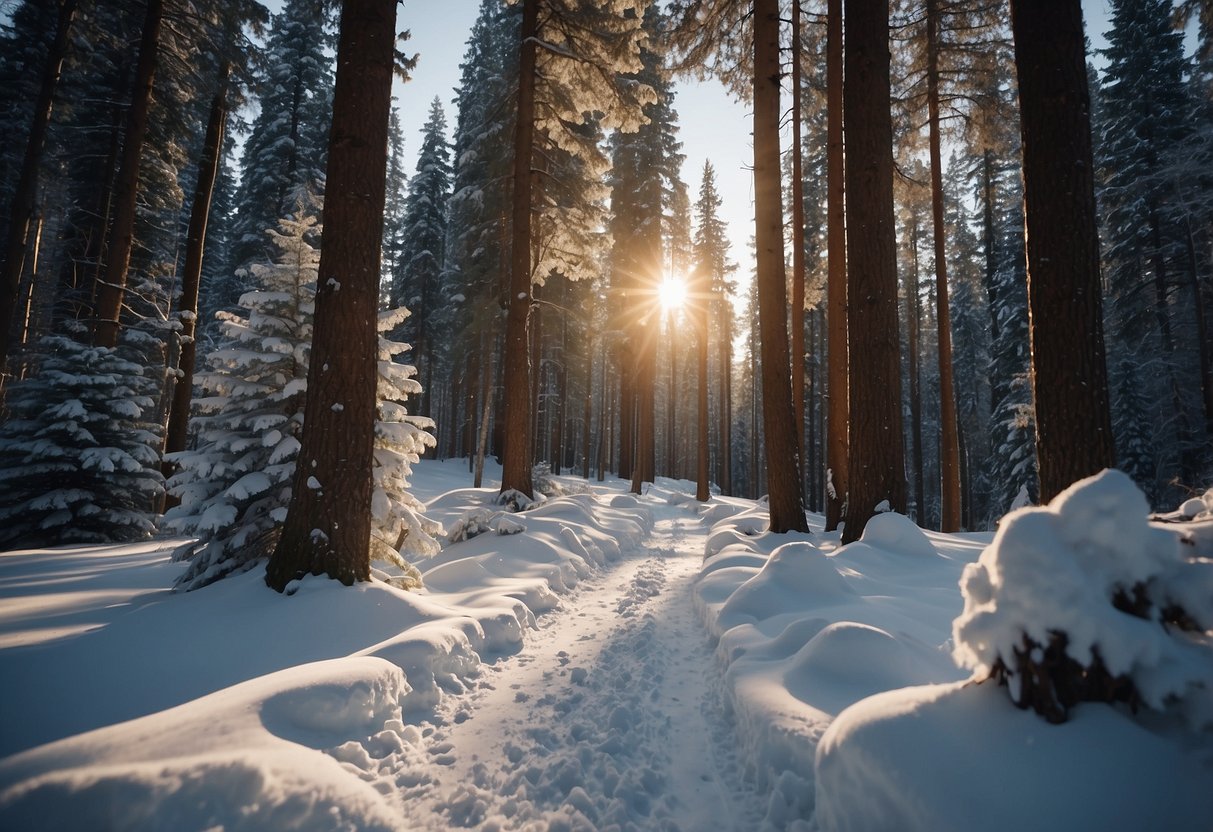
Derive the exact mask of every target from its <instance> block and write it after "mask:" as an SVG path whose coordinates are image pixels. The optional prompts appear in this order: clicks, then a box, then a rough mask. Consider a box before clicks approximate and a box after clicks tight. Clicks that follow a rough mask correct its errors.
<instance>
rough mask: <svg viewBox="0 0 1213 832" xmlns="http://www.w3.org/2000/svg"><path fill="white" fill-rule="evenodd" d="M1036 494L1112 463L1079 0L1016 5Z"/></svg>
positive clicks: (1043, 497) (1014, 0)
mask: <svg viewBox="0 0 1213 832" xmlns="http://www.w3.org/2000/svg"><path fill="white" fill-rule="evenodd" d="M1011 23H1012V30H1013V32H1014V36H1015V67H1016V75H1017V78H1018V81H1019V109H1020V132H1021V135H1022V138H1023V180H1024V209H1025V227H1026V231H1027V255H1028V320H1029V332H1030V341H1031V354H1032V376H1031V377H1032V395H1033V397H1034V399H1035V402H1036V458H1037V468H1038V471H1039V476H1040V501H1041V503H1047V502H1048V501H1050V500H1052V499H1053V498H1054V497H1056V496H1057V494H1058V493H1060V492H1061V491H1062V490H1063V489H1065V488H1067V487H1069V486H1070V485H1071V484H1072V483H1073V482H1074V481H1075V480H1078V479H1081V478H1083V477H1086V476H1089V475H1091V474H1095V473H1097V472H1098V471H1100V470H1101V469H1103V468H1106V467H1111V466H1113V465H1115V464H1116V451H1115V445H1114V443H1113V439H1112V423H1111V417H1110V415H1109V410H1108V382H1107V368H1106V365H1105V357H1104V337H1103V318H1102V314H1101V309H1100V305H1101V297H1100V279H1099V236H1098V232H1097V226H1096V214H1095V190H1094V181H1093V172H1092V171H1093V167H1092V159H1091V120H1090V101H1089V99H1088V90H1087V74H1086V64H1085V54H1084V47H1083V28H1082V6H1081V4H1080V2H1079V0H1053V2H1049V3H1040V2H1032V1H1031V0H1011Z"/></svg>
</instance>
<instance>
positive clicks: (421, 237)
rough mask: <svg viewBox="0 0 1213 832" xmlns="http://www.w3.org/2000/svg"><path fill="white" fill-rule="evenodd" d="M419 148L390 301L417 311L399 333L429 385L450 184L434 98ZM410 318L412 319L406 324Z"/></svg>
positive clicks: (440, 324)
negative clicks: (411, 350) (408, 345)
mask: <svg viewBox="0 0 1213 832" xmlns="http://www.w3.org/2000/svg"><path fill="white" fill-rule="evenodd" d="M421 135H422V139H421V152H420V154H419V155H418V157H417V172H416V173H415V174H414V175H413V178H412V179H411V180H410V181H409V184H408V196H407V197H406V198H405V202H404V217H403V220H402V223H401V227H402V230H401V236H402V240H403V245H402V249H401V252H400V269H399V279H398V281H395V282H393V284H392V290H391V301H390V304H389V305H390V306H392V307H401V306H404V307H407V308H409V309H414V310H417V312H418V313H419V314H417V315H415V316H413V319H412V320H411V321H410V322H409V323H406V325H405V328H404V335H403V337H405V338H406V339H408V341H409V342H410V343H411V344H412V346H413V354H414V355H415V356H417V364H418V370H419V372H420V378H421V385H422V388H423V389H425V390H427V391H428V390H429V389H431V385H432V383H433V376H434V363H435V355H436V348H437V343H436V342H437V340H438V337H439V333H440V332H441V331H442V329H443V328H444V323H445V322H444V321H442V319H441V318H440V314H441V312H442V310H444V309H445V307H446V304H445V303H444V302H443V298H442V297H441V295H442V289H443V286H442V277H443V271H444V268H445V262H446V241H447V233H448V231H447V200H448V198H449V196H450V189H451V163H450V147H449V146H448V144H447V140H446V115H445V114H444V113H443V111H442V103H441V102H440V101H439V100H438V99H437V98H435V99H434V101H433V102H432V103H431V104H430V115H429V118H428V119H427V120H426V123H425V126H424V127H422V128H421ZM410 324H411V325H410ZM419 412H420V413H421V414H422V415H423V416H429V415H430V402H429V396H428V395H427V394H425V393H423V394H422V399H421V407H420V411H419Z"/></svg>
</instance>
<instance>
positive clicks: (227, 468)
mask: <svg viewBox="0 0 1213 832" xmlns="http://www.w3.org/2000/svg"><path fill="white" fill-rule="evenodd" d="M300 213H301V217H300V218H298V219H295V218H288V219H284V220H282V221H281V223H280V224H279V228H278V230H277V231H272V232H270V236H271V237H272V238H273V240H274V243H275V245H276V246H277V247H278V250H279V257H278V261H277V262H276V263H273V264H264V265H254V266H253V267H252V269H251V272H252V275H251V276H252V278H253V282H254V283H255V284H256V286H257V287H258V288H256V289H254V290H253V291H250V292H246V293H245V294H244V295H243V296H242V297H241V298H240V305H241V306H242V307H244V308H245V309H247V310H248V315H247V317H241V316H240V315H236V314H231V313H223V312H220V313H219V315H220V318H221V323H222V327H223V331H224V336H225V339H226V340H225V342H224V343H223V344H222V345H221V346H220V347H219V348H218V349H216V350H215V351H214V352H212V353H211V354H210V355H208V356H207V358H206V364H207V367H208V369H207V370H206V371H205V372H202V373H200V374H199V375H198V377H197V381H198V385H199V386H200V387H201V388H202V390H203V391H204V392H205V393H206V395H204V396H199V397H197V398H195V400H194V406H195V409H196V415H195V417H194V422H193V426H194V429H195V430H196V431H197V434H198V441H197V444H196V447H195V448H194V449H192V450H188V451H183V452H181V453H179V454H173V455H172V461H174V462H176V463H177V464H178V466H180V470H179V471H178V473H176V474H175V475H174V476H172V477H171V478H170V479H169V483H168V486H169V490H170V491H171V492H172V493H173V494H174V495H175V496H177V497H178V498H180V500H181V505H180V506H178V507H176V508H174V509H172V510H170V511H169V512H168V513H166V514H165V517H164V525H165V527H166V528H169V529H171V530H173V531H176V532H178V533H182V534H188V535H195V536H197V537H198V543H197V544H196V545H195V546H193V547H191V548H189V549H187V550H186V551H185V552H184V555H183V556H184V557H187V558H189V559H190V561H191V562H190V566H189V568H188V569H187V570H186V572H185V573H183V574H182V576H181V577H180V579H179V580H178V583H177V586H178V588H184V589H196V588H198V587H202V586H205V585H207V584H209V583H212V582H214V581H216V580H218V579H219V578H222V577H223V576H225V575H228V574H232V573H234V572H241V571H244V570H246V569H249V568H251V567H252V566H253V565H254V564H256V563H257V562H258V561H259V560H260V559H262V558H264V557H267V556H268V555H269V554H270V553H271V552H272V551H273V547H274V545H275V543H276V542H277V538H278V533H279V531H280V529H281V526H282V522H283V520H284V519H285V518H286V511H287V507H288V505H289V503H290V496H291V483H292V479H293V477H294V472H295V460H296V458H297V456H298V453H299V447H300V444H299V438H300V434H301V432H302V428H303V410H304V400H305V396H306V394H307V372H308V359H309V357H310V353H311V336H312V320H313V315H314V311H315V291H316V275H317V270H318V267H319V263H320V252H319V251H318V250H317V249H316V248H315V246H314V245H313V243H312V241H313V240H314V239H316V238H317V236H318V231H319V226H318V225H317V223H316V219H315V217H314V216H308V215H306V214H304V212H302V211H301V212H300ZM407 315H408V312H407V310H392V311H391V312H385V313H383V314H382V315H381V316H380V321H379V329H380V331H381V332H382V331H385V330H388V329H390V328H392V327H394V326H396V325H398V324H399V322H400V321H401V320H403V318H404V317H405V316H407ZM407 349H408V345H407V344H400V343H397V342H393V341H388V340H387V339H385V338H383V337H381V338H380V339H379V362H378V370H379V380H378V385H377V396H378V402H377V413H378V420H377V422H376V425H375V463H374V482H375V490H374V494H373V497H372V503H371V512H372V518H373V524H372V534H371V541H370V545H371V556H372V558H374V559H377V560H385V561H388V562H390V563H392V564H394V565H395V566H396V567H397V569H401V570H404V571H405V572H407V573H408V574H409V575H411V576H412V582H413V583H414V584H415V583H416V579H417V577H418V575H417V571H416V569H415V568H413V567H411V566H409V565H408V563H407V562H406V561H405V560H404V559H403V558H402V556H401V552H404V553H407V554H410V555H421V556H425V555H429V554H433V553H434V552H437V551H438V548H439V545H438V543H437V541H436V540H435V539H434V536H435V535H438V534H441V533H442V528H441V526H440V525H438V524H437V523H435V522H433V521H432V520H429V519H428V518H426V517H425V515H424V506H422V504H421V503H420V502H419V501H418V500H416V499H415V498H414V497H412V495H410V494H409V493H408V491H407V488H408V476H409V472H410V470H411V465H412V464H413V463H414V462H416V461H417V459H418V458H419V455H420V454H421V452H422V451H424V449H425V448H426V447H428V446H430V445H432V444H433V443H434V439H433V437H432V436H431V435H430V434H429V433H427V429H428V428H429V427H431V426H432V423H431V422H430V420H428V419H423V418H420V417H417V416H411V415H409V413H408V411H407V409H406V408H405V406H404V404H403V400H404V398H405V397H406V396H408V395H411V394H415V393H417V392H419V391H420V387H419V385H418V384H417V383H416V381H415V380H414V379H413V376H414V375H415V370H414V369H413V368H412V367H411V366H409V365H407V364H398V363H396V362H394V361H393V358H394V357H395V356H397V355H399V354H400V353H402V352H404V351H405V350H407Z"/></svg>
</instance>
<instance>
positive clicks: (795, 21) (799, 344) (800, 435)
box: [791, 0, 805, 491]
mask: <svg viewBox="0 0 1213 832" xmlns="http://www.w3.org/2000/svg"><path fill="white" fill-rule="evenodd" d="M800 2H801V0H792V55H791V63H792V320H791V327H792V334H791V335H792V338H791V340H792V412H793V414H794V416H793V418H794V419H795V424H796V442H797V444H798V445H799V447H800V459H801V461H802V463H803V461H804V459H805V452H804V451H805V448H804V353H805V343H804V162H803V158H802V156H803V148H802V147H801V146H800V127H801V102H800V93H801V90H800V85H801V71H800V63H801V55H800ZM802 467H803V464H802ZM802 473H803V472H802ZM803 488H804V485H803V483H802V485H801V489H802V491H803Z"/></svg>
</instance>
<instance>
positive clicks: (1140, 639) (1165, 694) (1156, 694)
mask: <svg viewBox="0 0 1213 832" xmlns="http://www.w3.org/2000/svg"><path fill="white" fill-rule="evenodd" d="M1148 513H1149V507H1148V505H1147V503H1146V499H1145V496H1144V495H1143V494H1142V493H1141V491H1140V490H1138V488H1137V486H1135V485H1134V484H1133V482H1132V480H1130V479H1129V477H1128V476H1126V475H1125V474H1123V473H1121V472H1119V471H1113V470H1108V471H1104V472H1102V473H1101V474H1099V475H1097V476H1094V477H1090V478H1088V479H1085V480H1082V481H1080V482H1078V483H1075V484H1074V485H1073V486H1071V487H1070V488H1069V489H1067V490H1066V491H1065V492H1063V493H1062V494H1060V495H1058V497H1057V498H1056V499H1055V500H1053V502H1052V503H1050V504H1049V505H1048V506H1047V507H1042V508H1028V509H1023V510H1020V511H1018V512H1015V513H1013V514H1011V515H1008V516H1007V517H1006V518H1005V519H1004V520H1003V522H1002V524H1001V527H1000V528H999V530H998V534H997V535H996V536H995V538H994V542H993V543H992V544H991V545H990V547H989V548H987V549H986V550H985V551H984V552H983V553H982V555H981V558H980V559H979V560H978V562H977V563H973V564H969V565H968V566H967V567H965V571H964V574H963V576H962V578H961V591H962V593H963V595H964V601H965V608H964V612H963V613H962V614H961V615H960V617H959V618H957V619H956V620H955V622H954V623H953V628H952V629H953V639H954V642H955V645H956V646H955V650H954V656H955V658H956V660H957V661H958V662H959V663H960V664H961V665H962V666H964V667H968V668H971V669H972V670H973V671H974V674H975V678H977V679H978V680H984V679H986V678H991V677H992V678H995V679H997V680H998V681H999V682H1000V683H1001V684H1005V685H1007V687H1008V688H1009V690H1010V693H1011V698H1012V700H1013V701H1014V702H1015V703H1016V704H1017V705H1019V706H1020V707H1023V708H1029V707H1030V708H1032V709H1034V710H1035V711H1036V712H1037V713H1039V714H1041V715H1042V716H1044V717H1045V718H1046V719H1048V720H1049V721H1050V722H1063V721H1065V719H1066V718H1067V715H1068V711H1069V709H1070V708H1071V707H1073V706H1074V705H1076V704H1077V703H1079V702H1092V701H1095V702H1123V703H1127V704H1128V705H1129V706H1130V707H1132V708H1137V707H1138V706H1140V705H1145V706H1147V707H1149V708H1152V709H1154V710H1158V711H1162V710H1164V709H1169V708H1175V709H1176V710H1177V711H1178V712H1180V713H1183V714H1184V715H1185V716H1186V717H1187V718H1189V719H1190V720H1192V721H1193V722H1194V723H1195V724H1203V723H1206V722H1209V723H1213V632H1210V631H1211V630H1213V561H1209V560H1204V559H1198V558H1192V557H1189V556H1188V555H1187V554H1186V553H1185V552H1184V551H1183V549H1184V548H1185V547H1183V546H1182V545H1181V543H1180V539H1179V537H1178V536H1177V535H1175V534H1172V533H1171V532H1169V531H1166V530H1163V529H1160V528H1158V527H1155V526H1151V525H1150V524H1149V522H1148V521H1147V515H1148Z"/></svg>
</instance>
